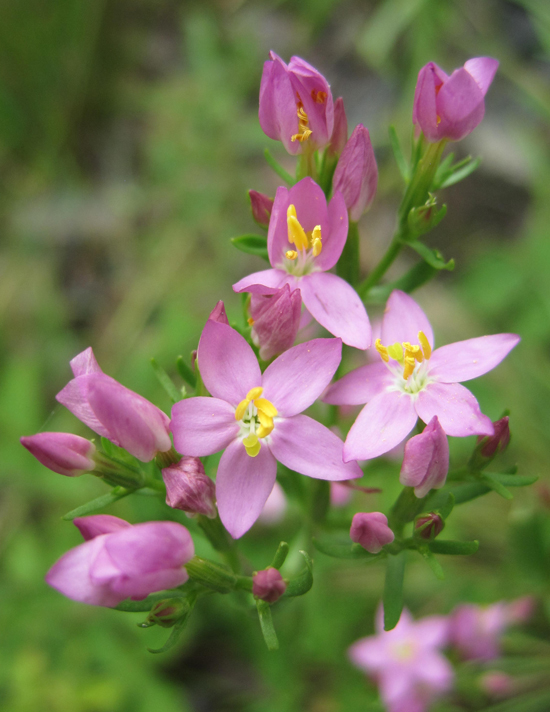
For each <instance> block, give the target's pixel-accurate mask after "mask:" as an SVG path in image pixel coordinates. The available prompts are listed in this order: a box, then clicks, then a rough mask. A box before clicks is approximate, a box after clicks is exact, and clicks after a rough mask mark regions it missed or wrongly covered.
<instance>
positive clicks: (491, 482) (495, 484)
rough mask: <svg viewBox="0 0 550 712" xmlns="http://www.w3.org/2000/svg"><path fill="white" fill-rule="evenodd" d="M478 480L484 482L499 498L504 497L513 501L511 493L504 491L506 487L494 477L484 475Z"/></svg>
mask: <svg viewBox="0 0 550 712" xmlns="http://www.w3.org/2000/svg"><path fill="white" fill-rule="evenodd" d="M480 480H481V481H482V482H484V483H485V484H486V485H487V486H488V487H490V488H491V489H492V490H494V491H495V492H496V493H497V494H499V495H500V496H501V497H504V499H513V498H514V495H513V494H512V493H511V492H509V491H508V490H507V489H506V487H505V486H504V485H503V484H501V483H500V482H499V481H498V480H497V479H496V477H493V476H492V475H489V474H487V473H485V474H483V475H481V477H480Z"/></svg>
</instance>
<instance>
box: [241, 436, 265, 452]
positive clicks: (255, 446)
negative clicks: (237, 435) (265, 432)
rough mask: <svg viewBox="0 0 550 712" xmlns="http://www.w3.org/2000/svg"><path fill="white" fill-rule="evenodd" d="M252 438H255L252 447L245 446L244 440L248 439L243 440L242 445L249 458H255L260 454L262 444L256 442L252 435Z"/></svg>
mask: <svg viewBox="0 0 550 712" xmlns="http://www.w3.org/2000/svg"><path fill="white" fill-rule="evenodd" d="M254 437H255V438H256V440H255V442H254V444H253V445H247V444H246V440H248V438H245V439H244V440H243V445H244V446H245V448H246V454H247V455H250V457H256V455H257V454H258V453H259V452H260V450H261V449H262V444H261V443H260V441H259V440H258V438H257V436H256V435H254Z"/></svg>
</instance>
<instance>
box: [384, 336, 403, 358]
mask: <svg viewBox="0 0 550 712" xmlns="http://www.w3.org/2000/svg"><path fill="white" fill-rule="evenodd" d="M388 354H389V355H390V356H391V358H392V359H393V360H394V361H398V362H399V363H403V347H402V346H401V344H400V343H399V342H398V341H396V342H395V344H390V346H388Z"/></svg>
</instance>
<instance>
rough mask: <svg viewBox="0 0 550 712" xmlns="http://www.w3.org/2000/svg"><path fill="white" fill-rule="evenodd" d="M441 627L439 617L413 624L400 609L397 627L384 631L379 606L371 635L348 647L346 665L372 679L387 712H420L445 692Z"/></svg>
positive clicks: (447, 674)
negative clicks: (358, 669)
mask: <svg viewBox="0 0 550 712" xmlns="http://www.w3.org/2000/svg"><path fill="white" fill-rule="evenodd" d="M447 628H448V624H447V620H446V619H445V618H444V617H442V616H429V617H428V618H423V619H422V620H419V621H416V622H415V621H413V619H412V617H411V614H410V613H409V612H408V611H407V610H404V611H403V613H402V614H401V618H400V620H399V623H398V624H397V626H396V627H395V628H394V629H393V630H390V631H384V614H383V610H382V607H380V609H379V610H378V614H377V616H376V635H373V636H369V637H368V638H361V640H358V641H357V642H356V643H354V644H353V645H352V646H351V648H350V649H349V656H350V659H351V661H352V663H353V664H354V665H356V666H357V667H358V668H360V669H361V670H364V671H365V672H366V673H368V674H369V676H371V677H372V678H374V680H375V681H376V683H377V685H378V688H379V691H380V697H381V698H382V700H383V702H384V704H385V705H386V708H387V711H388V712H425V710H427V708H428V705H429V704H430V703H431V702H432V701H433V700H434V699H436V698H437V697H440V696H441V695H442V694H444V693H445V692H447V691H449V690H450V689H451V687H452V684H453V678H454V673H453V669H452V667H451V665H450V664H449V662H448V661H447V659H446V658H445V657H444V656H443V655H442V654H441V652H440V649H441V648H442V647H443V646H444V645H445V644H446V642H447Z"/></svg>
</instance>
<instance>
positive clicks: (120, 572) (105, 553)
mask: <svg viewBox="0 0 550 712" xmlns="http://www.w3.org/2000/svg"><path fill="white" fill-rule="evenodd" d="M74 523H75V525H76V526H77V527H78V529H79V530H80V531H81V533H82V535H83V536H84V538H85V539H86V541H85V542H84V544H80V546H77V547H76V548H75V549H71V550H70V551H68V552H67V553H66V554H64V555H63V556H62V557H61V558H60V559H59V561H57V562H56V563H55V564H54V565H53V566H52V568H51V569H50V570H49V571H48V573H47V574H46V582H47V583H48V584H49V585H50V586H52V587H53V588H55V589H57V590H58V591H59V592H60V593H62V594H63V595H64V596H67V598H72V599H73V600H74V601H80V602H81V603H90V604H92V605H95V606H107V607H113V606H116V605H118V604H119V603H120V602H121V601H124V599H126V598H132V599H133V600H140V599H142V598H145V597H146V596H148V595H149V594H150V593H154V592H155V591H163V590H165V589H169V588H174V587H175V586H180V585H181V584H182V583H185V581H187V579H188V578H189V576H188V574H187V571H186V570H185V569H184V568H183V566H184V564H186V563H187V562H188V561H189V560H190V559H192V558H193V556H194V553H195V550H194V546H193V540H192V539H191V535H190V534H189V532H188V531H187V529H186V528H185V527H183V526H182V525H181V524H178V523H176V522H146V523H144V524H136V525H134V526H132V525H131V524H129V523H128V522H125V521H124V520H123V519H119V518H118V517H112V516H110V515H105V514H99V515H96V516H91V517H82V518H78V519H75V520H74Z"/></svg>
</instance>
